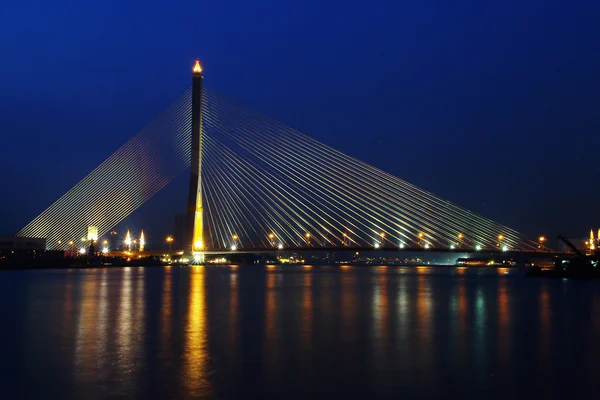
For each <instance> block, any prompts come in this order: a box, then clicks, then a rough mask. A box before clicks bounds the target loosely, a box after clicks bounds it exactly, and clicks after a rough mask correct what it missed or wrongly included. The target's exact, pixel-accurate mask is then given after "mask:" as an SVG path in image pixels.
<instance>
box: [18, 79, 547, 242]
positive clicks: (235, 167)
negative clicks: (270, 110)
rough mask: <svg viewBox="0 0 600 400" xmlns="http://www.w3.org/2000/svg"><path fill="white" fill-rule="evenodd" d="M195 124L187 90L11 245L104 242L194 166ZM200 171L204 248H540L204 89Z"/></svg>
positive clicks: (511, 232) (479, 217) (505, 229)
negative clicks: (92, 230) (21, 241)
mask: <svg viewBox="0 0 600 400" xmlns="http://www.w3.org/2000/svg"><path fill="white" fill-rule="evenodd" d="M190 113H191V91H190V90H188V91H187V92H186V93H185V94H183V95H182V96H181V97H180V98H179V99H178V100H177V101H176V102H175V103H174V104H173V105H172V106H171V107H169V108H168V109H167V110H166V111H165V112H164V113H163V114H161V115H160V116H159V117H158V118H157V119H156V120H155V121H153V122H152V123H150V124H149V125H148V126H146V127H145V128H144V129H142V130H141V131H140V132H139V133H137V134H136V135H135V136H134V137H133V138H132V139H130V140H129V141H128V142H127V143H125V144H124V145H123V146H122V147H121V148H120V149H119V150H117V151H116V152H115V153H114V154H113V155H111V156H110V157H109V158H108V159H107V160H105V161H104V162H103V163H102V164H101V165H100V166H98V167H97V168H96V169H95V170H94V171H92V172H91V173H90V174H89V175H88V176H86V177H85V178H84V179H82V180H81V181H80V182H79V183H77V184H76V185H75V186H74V187H73V188H72V189H71V190H69V191H68V192H67V193H66V194H65V195H63V196H62V197H61V198H60V199H58V200H57V201H56V202H55V203H54V204H52V205H51V206H50V207H48V209H46V210H45V211H44V212H43V213H42V214H40V215H39V216H38V217H36V218H35V219H34V220H33V221H32V222H30V223H29V224H28V225H27V226H26V227H25V228H23V229H22V230H21V231H20V232H19V233H18V235H19V236H28V237H45V238H47V241H48V243H47V245H48V247H49V248H55V249H57V248H66V247H67V242H68V241H69V240H71V239H72V238H78V237H81V236H85V234H86V230H87V226H89V225H92V226H97V227H98V233H99V235H100V236H101V235H103V234H105V233H107V232H109V231H110V230H111V229H112V228H113V227H114V226H115V225H117V224H118V223H119V222H121V221H122V220H123V219H125V218H126V217H127V216H128V215H129V214H131V213H132V212H133V211H134V210H135V209H137V208H138V207H139V206H141V205H142V204H143V203H144V202H146V201H147V200H149V199H150V198H151V197H152V196H153V195H154V194H156V193H157V192H158V191H160V190H161V189H162V188H163V187H165V186H166V185H167V184H168V183H169V182H170V181H171V180H172V179H174V178H175V177H177V176H178V175H179V174H180V173H182V172H183V171H184V170H185V169H186V167H189V164H190V159H191V157H190V151H191V150H190V143H191V118H190ZM202 160H203V161H202V193H203V196H204V198H203V203H204V208H205V219H206V220H205V230H206V231H205V238H206V239H207V240H206V245H207V247H208V248H212V249H226V248H231V247H232V246H236V247H239V248H265V247H266V248H268V247H275V246H284V247H286V248H289V247H314V246H324V247H337V246H356V247H363V246H368V247H372V246H376V247H379V246H381V247H391V246H394V247H396V246H399V247H404V246H406V247H425V248H473V249H478V248H482V249H483V248H494V249H497V248H501V249H504V250H507V249H511V250H536V249H537V244H536V243H534V242H531V241H529V240H527V239H526V238H524V237H523V236H522V235H521V234H520V233H518V232H516V231H514V230H512V229H510V228H508V227H506V226H503V225H501V224H498V223H496V222H493V221H491V220H489V219H487V218H484V217H481V216H479V215H477V214H475V213H472V212H470V211H468V210H465V209H463V208H460V207H458V206H456V205H454V204H452V203H450V202H448V201H445V200H443V199H440V198H438V197H437V196H434V195H433V194H431V193H429V192H426V191H424V190H422V189H419V188H418V187H416V186H414V185H412V184H410V183H408V182H406V181H403V180H401V179H399V178H397V177H395V176H393V175H390V174H388V173H386V172H384V171H381V170H379V169H377V168H375V167H373V166H371V165H369V164H366V163H364V162H361V161H359V160H357V159H355V158H352V157H350V156H347V155H345V154H343V153H341V152H339V151H336V150H335V149H333V148H331V147H329V146H327V145H324V144H322V143H320V142H318V141H316V140H314V139H311V138H310V137H308V136H306V135H303V134H301V133H300V132H297V131H295V130H294V129H291V128H289V127H287V126H285V125H283V124H281V123H279V122H277V121H275V120H273V119H271V118H268V117H266V116H264V115H263V114H261V113H259V112H256V111H254V110H252V109H250V108H249V107H247V106H244V105H242V104H240V103H238V102H236V101H234V100H231V99H229V98H227V97H225V96H223V95H221V94H220V93H218V92H217V91H215V90H212V89H206V88H205V89H204V98H203V155H202ZM183 210H184V204H182V205H181V211H182V212H183Z"/></svg>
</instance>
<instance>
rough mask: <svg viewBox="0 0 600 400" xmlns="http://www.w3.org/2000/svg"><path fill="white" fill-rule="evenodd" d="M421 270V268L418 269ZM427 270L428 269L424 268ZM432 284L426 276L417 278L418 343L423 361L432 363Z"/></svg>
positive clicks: (426, 363)
mask: <svg viewBox="0 0 600 400" xmlns="http://www.w3.org/2000/svg"><path fill="white" fill-rule="evenodd" d="M418 268H421V267H418ZM424 268H426V267H424ZM430 285H431V282H430V279H429V278H428V277H426V276H423V275H420V276H418V277H417V301H416V302H417V321H416V322H417V341H418V343H419V347H420V348H421V349H422V351H421V361H422V362H423V363H424V364H425V365H428V364H430V363H431V360H432V357H433V353H432V348H431V344H432V329H433V328H432V318H433V315H432V311H431V310H432V298H431V286H430Z"/></svg>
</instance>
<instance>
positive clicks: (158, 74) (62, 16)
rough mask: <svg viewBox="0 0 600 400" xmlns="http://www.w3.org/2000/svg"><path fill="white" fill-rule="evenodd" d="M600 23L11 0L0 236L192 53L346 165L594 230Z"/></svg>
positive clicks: (424, 9) (376, 6) (543, 222)
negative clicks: (343, 157) (337, 153)
mask: <svg viewBox="0 0 600 400" xmlns="http://www.w3.org/2000/svg"><path fill="white" fill-rule="evenodd" d="M599 20H600V2H598V1H592V0H579V1H570V2H569V1H557V0H519V1H499V0H497V1H492V2H489V1H480V0H477V1H476V0H456V1H442V0H429V1H427V0H407V1H382V0H373V1H369V2H357V1H352V0H348V1H323V0H320V1H316V0H303V1H296V2H287V1H275V0H269V1H265V0H256V1H234V0H229V1H213V2H202V1H197V0H196V1H177V2H164V1H156V0H145V1H125V2H123V1H116V0H107V1H103V2H80V1H59V2H48V1H28V0H24V1H12V2H10V3H7V2H5V3H3V6H2V12H0V60H1V62H0V110H1V112H0V130H1V138H0V145H1V148H2V157H1V158H0V170H1V171H2V178H3V179H2V187H3V190H2V196H1V198H0V234H13V233H14V232H16V231H17V230H18V229H19V228H20V227H22V226H23V225H25V224H26V223H27V222H29V221H30V220H31V219H33V218H34V217H35V216H36V215H37V214H39V213H40V212H41V211H42V210H43V209H44V208H45V207H47V206H48V205H49V204H50V203H51V202H53V201H54V200H55V199H56V198H58V197H59V196H60V195H61V194H63V193H64V192H65V191H66V190H68V189H69V188H70V187H71V186H72V185H73V184H75V183H76V182H77V181H78V180H79V179H81V178H82V177H83V176H85V175H86V174H87V173H88V172H89V171H91V170H92V169H93V168H94V167H95V166H96V165H97V164H99V163H100V162H101V161H102V160H103V159H105V158H106V157H108V156H109V155H110V154H111V153H112V152H113V151H114V150H116V149H117V148H118V147H119V146H120V145H121V144H122V143H124V142H125V141H126V140H127V139H128V138H129V137H130V136H132V135H133V134H134V133H135V132H137V131H138V130H139V129H140V128H141V127H143V126H144V125H145V124H146V123H148V122H149V121H150V120H151V119H152V118H153V117H154V116H155V115H156V114H157V113H158V112H160V111H161V110H163V109H164V108H165V107H166V106H168V105H169V104H170V103H171V102H172V101H173V100H174V99H175V98H177V97H178V96H179V95H180V94H181V93H182V92H183V91H184V90H185V89H186V88H187V87H188V86H189V85H190V66H191V63H192V62H193V60H194V58H196V57H199V58H200V59H201V60H202V61H203V65H204V69H205V81H206V83H207V84H208V85H210V86H211V87H213V88H216V89H218V90H219V91H221V92H222V93H224V94H227V95H228V96H230V97H233V98H236V99H238V100H240V101H242V102H244V103H247V104H249V105H250V106H252V107H254V108H256V109H259V110H261V111H263V112H264V113H265V114H267V115H269V116H271V117H274V118H276V119H279V120H281V121H282V122H284V123H286V124H288V125H290V126H292V127H294V128H297V129H298V130H300V131H302V132H304V133H306V134H308V135H310V136H313V137H314V138H316V139H318V140H321V141H323V142H325V143H327V144H329V145H332V146H334V147H336V148H338V149H340V150H342V151H344V152H346V153H348V154H350V155H352V156H355V157H357V158H359V159H361V160H364V161H366V162H369V163H371V164H373V165H375V166H377V167H379V168H382V169H384V170H386V171H388V172H390V173H392V174H394V175H397V176H399V177H401V178H403V179H405V180H407V181H409V182H411V183H414V184H416V185H418V186H421V187H422V188H424V189H427V190H429V191H432V192H433V193H435V194H437V195H439V196H441V197H444V198H447V199H448V200H451V201H453V202H455V203H457V204H459V205H461V206H464V207H467V208H469V209H471V210H473V211H476V212H478V213H480V214H483V215H485V216H487V217H490V218H492V219H495V220H497V221H498V222H501V223H504V224H506V225H509V226H511V227H514V228H515V229H517V230H520V231H522V232H524V233H526V234H529V235H532V236H533V235H535V236H537V235H538V234H540V233H543V234H546V235H554V234H556V233H558V232H563V233H565V234H567V235H569V236H577V235H581V236H583V235H584V234H585V233H586V232H587V231H588V230H589V228H591V227H596V228H597V227H598V226H599V225H600V218H599V217H600V212H599V211H598V210H599V209H600V207H599V206H598V204H599V202H600V189H598V184H597V182H598V171H599V169H598V160H597V155H598V149H599V144H600V139H598V132H599V130H600V77H599V76H600V75H599V74H598V71H600V40H599V38H600V24H599V23H598V21H599ZM164 199H167V197H165V196H163V200H164ZM182 201H183V200H182ZM149 207H150V209H151V208H152V206H151V205H150V206H149ZM174 207H175V208H176V207H180V208H181V209H183V207H184V205H183V203H182V204H181V205H179V204H177V205H174ZM169 221H170V220H169ZM169 223H170V222H169ZM165 229H168V228H165ZM159 233H161V234H162V232H159Z"/></svg>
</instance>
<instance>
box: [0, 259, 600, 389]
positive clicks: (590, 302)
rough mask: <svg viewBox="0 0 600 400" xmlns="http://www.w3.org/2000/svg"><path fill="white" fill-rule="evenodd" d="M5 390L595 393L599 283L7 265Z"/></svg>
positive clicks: (599, 362)
mask: <svg viewBox="0 0 600 400" xmlns="http://www.w3.org/2000/svg"><path fill="white" fill-rule="evenodd" d="M0 300H1V302H0V321H1V324H2V327H1V329H0V339H2V342H1V343H2V346H1V348H0V360H1V366H2V375H1V376H0V393H2V395H1V398H6V399H13V398H61V399H62V398H77V399H84V398H85V399H105V398H119V397H121V398H125V397H126V398H140V399H142V398H143V399H147V398H157V399H159V398H160V399H169V398H173V399H175V398H176V399H186V398H240V397H243V398H247V397H256V398H306V397H311V398H317V397H320V398H384V397H388V398H399V397H404V398H417V397H418V398H449V397H456V396H460V398H485V397H487V398H515V397H516V398H538V397H545V398H558V397H563V396H564V397H567V396H568V397H570V398H578V397H583V396H584V395H585V394H586V393H589V394H590V396H591V397H590V398H594V397H596V395H597V394H598V393H600V286H599V283H597V282H572V281H560V280H545V279H533V278H530V279H528V278H524V277H523V276H522V273H521V272H519V271H517V270H507V269H466V268H461V269H457V268H430V267H370V268H366V267H347V268H340V267H316V266H315V267H312V268H311V267H284V268H281V267H277V268H270V269H267V268H264V267H259V266H247V267H244V266H241V267H235V266H231V267H230V266H223V267H218V266H211V267H164V268H163V267H156V268H145V269H144V268H122V269H94V270H53V271H4V272H1V273H0Z"/></svg>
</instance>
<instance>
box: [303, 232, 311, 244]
mask: <svg viewBox="0 0 600 400" xmlns="http://www.w3.org/2000/svg"><path fill="white" fill-rule="evenodd" d="M304 237H306V244H307V245H308V246H310V233H308V232H306V235H304Z"/></svg>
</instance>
